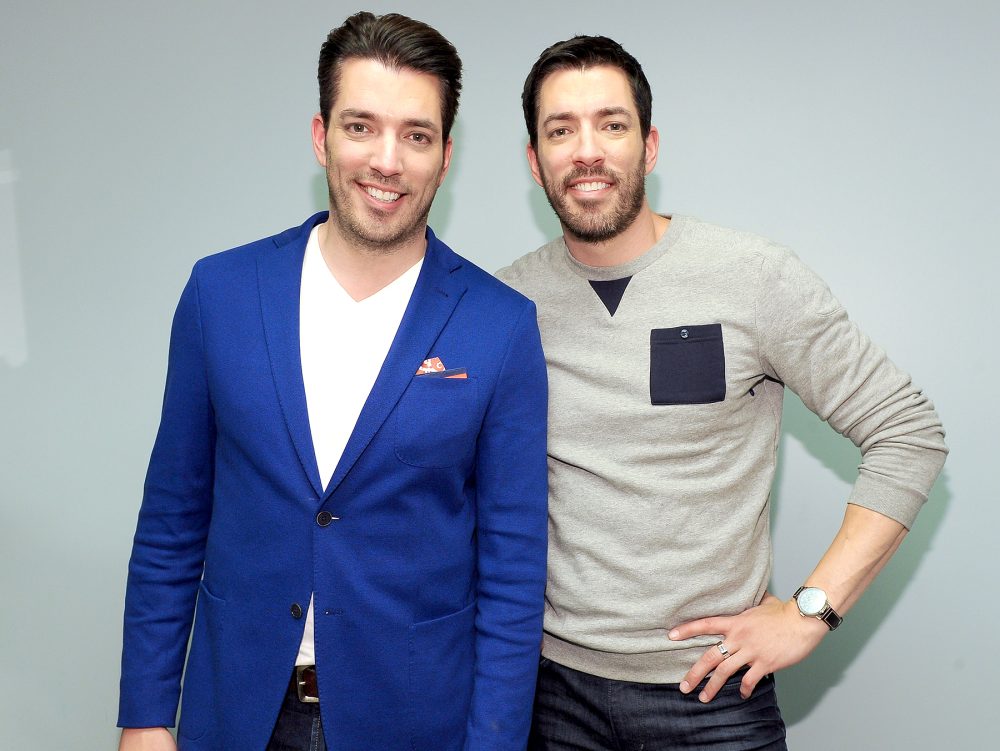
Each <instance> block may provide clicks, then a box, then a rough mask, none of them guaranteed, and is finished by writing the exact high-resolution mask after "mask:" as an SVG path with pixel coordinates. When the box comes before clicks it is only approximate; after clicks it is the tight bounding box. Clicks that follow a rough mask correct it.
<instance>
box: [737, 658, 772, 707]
mask: <svg viewBox="0 0 1000 751" xmlns="http://www.w3.org/2000/svg"><path fill="white" fill-rule="evenodd" d="M765 675H767V671H766V670H764V668H762V667H756V666H753V665H751V666H750V669H749V670H748V671H747V672H746V675H744V676H743V680H741V681H740V696H742V697H743V698H744V699H749V698H750V695H751V694H753V690H754V689H755V688H757V684H758V683H760V679H761V678H763V677H764V676H765Z"/></svg>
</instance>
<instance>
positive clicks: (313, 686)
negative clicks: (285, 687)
mask: <svg viewBox="0 0 1000 751" xmlns="http://www.w3.org/2000/svg"><path fill="white" fill-rule="evenodd" d="M292 680H293V681H295V690H296V692H297V693H298V695H299V701H302V702H305V703H306V704H318V703H319V682H318V681H317V680H316V666H315V665H296V666H295V676H294V677H293V678H292Z"/></svg>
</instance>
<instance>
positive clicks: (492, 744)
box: [465, 303, 548, 751]
mask: <svg viewBox="0 0 1000 751" xmlns="http://www.w3.org/2000/svg"><path fill="white" fill-rule="evenodd" d="M547 409H548V383H547V380H546V372H545V360H544V357H543V356H542V345H541V341H540V338H539V334H538V325H537V323H536V319H535V306H534V304H532V303H526V304H525V309H524V311H523V312H522V313H521V316H520V319H519V320H518V323H517V325H516V327H515V330H514V333H513V335H512V337H511V339H510V342H509V344H508V346H507V351H506V354H505V356H504V360H503V364H502V366H501V369H500V373H499V377H498V380H497V385H496V389H495V391H494V394H493V396H492V399H491V400H490V403H489V406H488V407H487V411H486V415H485V419H484V422H483V428H482V431H481V433H480V436H479V445H478V453H477V457H478V458H477V465H476V488H477V540H478V568H479V584H478V596H477V603H478V605H477V613H476V664H475V682H474V687H473V695H472V705H471V710H470V714H469V721H468V729H467V734H466V742H465V749H466V751H505V750H507V749H510V751H515V750H516V751H521V750H522V749H524V747H525V744H526V743H527V738H528V730H529V728H530V725H531V707H532V700H533V698H534V692H535V677H536V672H537V670H538V655H539V649H540V645H541V638H542V613H543V607H544V606H543V602H544V595H545V563H546V552H547V543H548V541H547V524H548V520H547V517H548V484H547V469H546V454H545V448H546V418H547Z"/></svg>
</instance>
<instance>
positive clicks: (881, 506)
mask: <svg viewBox="0 0 1000 751" xmlns="http://www.w3.org/2000/svg"><path fill="white" fill-rule="evenodd" d="M926 500H927V496H926V495H924V494H923V493H921V492H920V491H918V490H915V489H914V488H908V487H906V486H904V485H898V484H896V483H895V482H893V481H892V480H889V479H887V478H885V477H882V476H879V475H874V474H871V473H870V472H867V471H866V470H864V469H862V470H861V472H860V473H859V474H858V479H857V481H856V482H855V483H854V488H853V489H852V490H851V495H850V497H849V498H848V499H847V502H848V503H853V504H854V505H855V506H863V507H864V508H866V509H869V510H871V511H875V512H877V513H879V514H882V515H883V516H888V517H889V518H890V519H894V520H895V521H897V522H899V523H900V524H902V525H903V526H904V527H906V528H907V529H910V528H911V527H912V526H913V522H914V520H915V519H916V518H917V512H919V511H920V509H921V508H922V507H923V505H924V502H925V501H926Z"/></svg>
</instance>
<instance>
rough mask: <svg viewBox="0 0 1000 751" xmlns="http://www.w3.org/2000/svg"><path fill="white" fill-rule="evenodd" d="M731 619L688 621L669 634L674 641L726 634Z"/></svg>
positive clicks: (723, 617)
mask: <svg viewBox="0 0 1000 751" xmlns="http://www.w3.org/2000/svg"><path fill="white" fill-rule="evenodd" d="M728 622H729V617H727V616H715V617H712V618H699V619H698V620H697V621H688V622H687V623H682V624H681V625H680V626H675V627H674V628H672V629H671V630H670V633H668V634H667V637H668V638H670V639H671V640H673V641H678V640H680V639H690V638H691V637H692V636H703V635H704V634H724V633H726V631H727V624H728Z"/></svg>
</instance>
